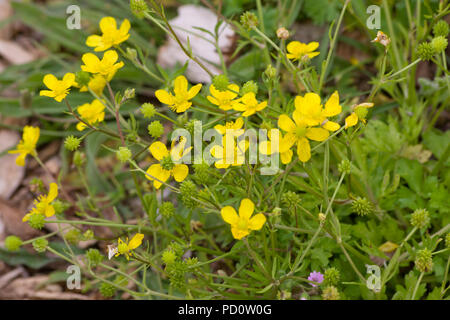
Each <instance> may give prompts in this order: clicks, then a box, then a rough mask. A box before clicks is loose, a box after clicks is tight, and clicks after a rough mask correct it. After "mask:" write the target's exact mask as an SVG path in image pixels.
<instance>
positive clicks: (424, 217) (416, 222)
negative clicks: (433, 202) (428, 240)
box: [411, 209, 430, 229]
mask: <svg viewBox="0 0 450 320" xmlns="http://www.w3.org/2000/svg"><path fill="white" fill-rule="evenodd" d="M429 224H430V214H429V213H428V211H427V209H417V210H416V211H414V213H413V214H412V215H411V225H412V226H414V227H417V228H421V229H423V228H426V227H427V226H428V225H429Z"/></svg>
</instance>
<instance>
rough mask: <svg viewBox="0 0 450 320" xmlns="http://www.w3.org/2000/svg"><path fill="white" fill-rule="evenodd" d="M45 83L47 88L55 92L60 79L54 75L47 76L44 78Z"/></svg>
mask: <svg viewBox="0 0 450 320" xmlns="http://www.w3.org/2000/svg"><path fill="white" fill-rule="evenodd" d="M43 82H44V84H45V85H46V86H47V88H49V89H51V90H54V88H56V87H57V86H58V79H57V78H56V77H55V76H54V75H52V74H46V75H45V76H44V79H43ZM41 92H42V91H41ZM41 95H42V94H41Z"/></svg>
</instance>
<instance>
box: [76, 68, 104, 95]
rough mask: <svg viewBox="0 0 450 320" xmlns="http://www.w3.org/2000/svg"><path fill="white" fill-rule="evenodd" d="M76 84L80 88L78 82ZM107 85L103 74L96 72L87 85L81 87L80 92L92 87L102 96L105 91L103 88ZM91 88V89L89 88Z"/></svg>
mask: <svg viewBox="0 0 450 320" xmlns="http://www.w3.org/2000/svg"><path fill="white" fill-rule="evenodd" d="M75 86H76V87H78V88H80V85H79V84H78V83H75ZM105 86H106V79H105V77H104V76H102V75H101V74H99V73H98V74H95V75H94V76H93V77H92V78H91V79H90V80H89V83H88V84H87V86H82V87H81V88H80V92H86V91H88V90H89V89H91V90H92V91H93V92H94V93H95V94H96V95H97V96H101V95H102V93H103V89H105ZM88 88H89V89H88Z"/></svg>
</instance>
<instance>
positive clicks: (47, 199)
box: [22, 182, 58, 222]
mask: <svg viewBox="0 0 450 320" xmlns="http://www.w3.org/2000/svg"><path fill="white" fill-rule="evenodd" d="M57 196H58V185H57V184H56V183H54V182H52V183H50V189H49V191H48V194H47V195H41V196H39V198H38V199H36V200H34V207H33V209H31V211H30V212H29V213H27V214H26V215H25V216H24V217H23V219H22V221H24V222H25V221H28V220H29V219H30V217H31V216H32V215H35V214H42V215H45V216H46V217H51V216H53V215H54V214H55V208H54V207H53V205H52V202H53V201H54V200H55V199H56V197H57Z"/></svg>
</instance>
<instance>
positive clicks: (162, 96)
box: [155, 90, 175, 105]
mask: <svg viewBox="0 0 450 320" xmlns="http://www.w3.org/2000/svg"><path fill="white" fill-rule="evenodd" d="M155 96H156V98H158V100H159V101H160V102H162V103H164V104H168V105H172V104H174V103H175V98H174V97H173V96H172V95H171V94H170V93H168V92H167V91H165V90H157V91H156V92H155Z"/></svg>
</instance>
